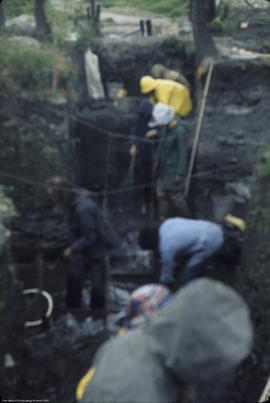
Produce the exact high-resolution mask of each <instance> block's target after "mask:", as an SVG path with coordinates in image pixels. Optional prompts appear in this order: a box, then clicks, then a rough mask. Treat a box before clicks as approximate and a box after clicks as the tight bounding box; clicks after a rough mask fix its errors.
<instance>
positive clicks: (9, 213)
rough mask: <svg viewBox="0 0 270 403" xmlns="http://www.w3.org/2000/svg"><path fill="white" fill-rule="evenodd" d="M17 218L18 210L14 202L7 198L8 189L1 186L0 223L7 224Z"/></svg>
mask: <svg viewBox="0 0 270 403" xmlns="http://www.w3.org/2000/svg"><path fill="white" fill-rule="evenodd" d="M15 216H16V209H15V206H14V204H13V202H12V200H11V199H10V198H9V197H8V196H7V189H6V188H5V187H4V186H2V185H0V221H1V223H7V222H8V221H9V219H11V218H12V217H15Z"/></svg>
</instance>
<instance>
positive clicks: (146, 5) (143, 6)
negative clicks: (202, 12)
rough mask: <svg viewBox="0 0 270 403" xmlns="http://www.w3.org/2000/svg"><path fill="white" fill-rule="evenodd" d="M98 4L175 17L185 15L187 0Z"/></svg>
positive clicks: (102, 0)
mask: <svg viewBox="0 0 270 403" xmlns="http://www.w3.org/2000/svg"><path fill="white" fill-rule="evenodd" d="M100 3H101V5H102V6H104V7H113V6H114V7H116V6H122V7H135V8H138V9H139V10H143V11H152V12H155V13H159V14H164V15H167V16H169V17H177V16H180V15H183V14H184V13H186V11H187V5H188V4H189V0H100Z"/></svg>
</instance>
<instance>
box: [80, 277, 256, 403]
mask: <svg viewBox="0 0 270 403" xmlns="http://www.w3.org/2000/svg"><path fill="white" fill-rule="evenodd" d="M252 341H253V331H252V326H251V321H250V317H249V312H248V308H247V306H246V304H245V302H244V301H243V300H242V298H241V297H240V296H239V295H238V294H236V292H235V291H233V290H232V289H231V288H229V287H227V286H225V285H223V284H222V283H220V282H217V281H213V280H208V279H199V280H196V281H194V282H193V283H191V284H189V285H188V286H187V287H185V288H184V289H183V290H181V291H180V292H179V293H177V294H176V296H175V298H174V299H173V301H172V302H171V303H170V304H168V305H167V306H166V307H164V308H163V309H161V310H160V311H159V312H158V313H157V314H156V315H155V316H154V317H153V318H152V319H151V320H150V321H149V322H148V323H147V324H146V325H145V326H144V327H143V328H139V329H136V330H134V331H132V332H127V333H125V334H124V335H123V336H121V337H120V336H117V337H115V338H114V339H111V340H109V341H108V342H106V343H105V344H104V345H103V346H102V347H101V348H100V349H99V350H98V352H97V354H96V356H95V358H94V362H93V368H92V370H91V373H89V374H88V375H89V376H88V379H87V380H86V379H85V382H84V384H82V383H81V384H79V388H78V389H77V399H78V401H80V402H83V403H86V402H91V403H100V402H102V403H112V402H117V403H127V402H132V403H146V402H153V403H154V402H155V403H169V402H180V401H181V400H182V397H183V394H184V392H185V389H186V386H190V385H192V386H195V387H196V386H197V387H198V386H200V385H210V384H211V385H212V386H213V387H214V386H215V385H216V384H217V383H218V382H221V381H222V379H223V377H225V376H229V375H230V374H231V372H232V371H233V370H234V369H235V368H236V366H237V365H238V364H239V363H240V362H241V361H242V360H243V359H244V358H246V357H247V356H248V354H249V353H250V351H251V347H252Z"/></svg>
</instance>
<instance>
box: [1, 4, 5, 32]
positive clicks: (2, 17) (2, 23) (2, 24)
mask: <svg viewBox="0 0 270 403" xmlns="http://www.w3.org/2000/svg"><path fill="white" fill-rule="evenodd" d="M4 27H5V14H4V7H3V2H1V3H0V29H1V28H4Z"/></svg>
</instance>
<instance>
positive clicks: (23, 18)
mask: <svg viewBox="0 0 270 403" xmlns="http://www.w3.org/2000/svg"><path fill="white" fill-rule="evenodd" d="M5 26H6V29H7V30H8V31H9V32H15V33H16V34H18V35H19V34H20V35H29V36H31V34H33V32H34V31H35V29H36V21H35V18H34V17H33V16H31V15H28V14H21V15H19V16H18V17H15V18H12V19H9V20H7V21H6V25H5Z"/></svg>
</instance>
